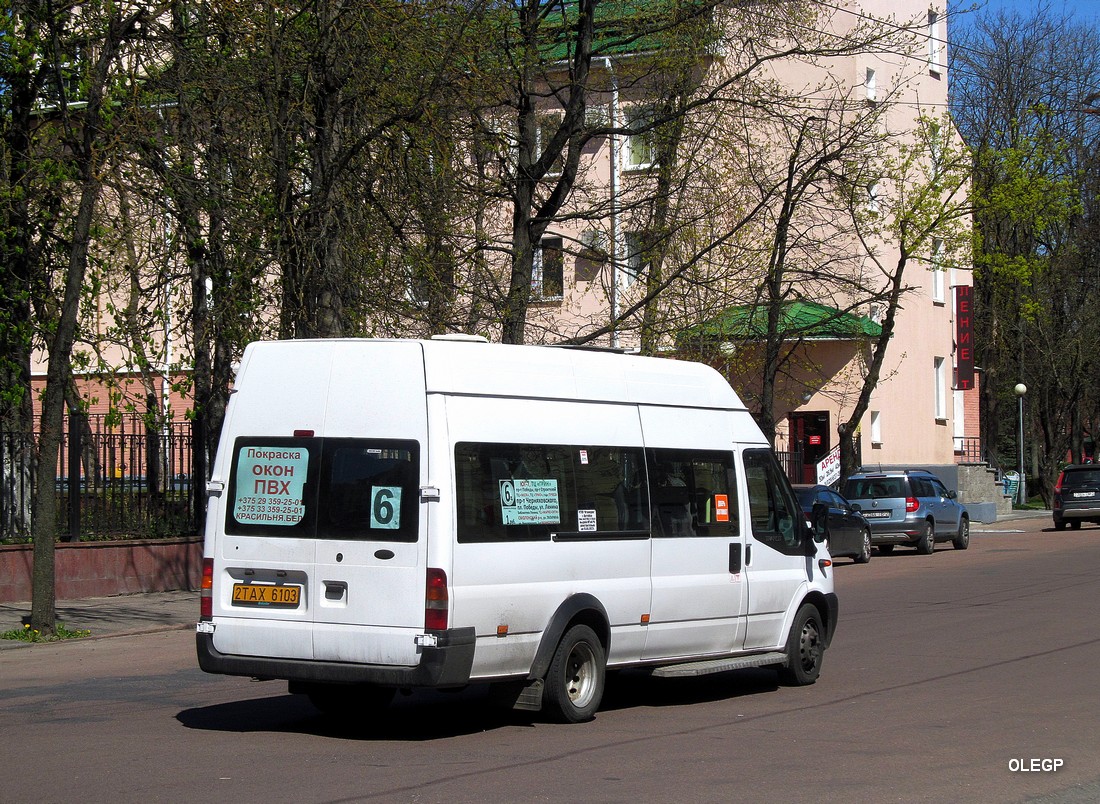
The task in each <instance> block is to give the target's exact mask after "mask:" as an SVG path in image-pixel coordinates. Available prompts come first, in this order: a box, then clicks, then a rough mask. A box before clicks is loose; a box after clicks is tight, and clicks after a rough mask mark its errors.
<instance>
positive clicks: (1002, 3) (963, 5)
mask: <svg viewBox="0 0 1100 804" xmlns="http://www.w3.org/2000/svg"><path fill="white" fill-rule="evenodd" d="M1042 1H1043V0H947V6H948V9H949V10H950V11H952V12H954V11H962V10H964V9H968V8H970V7H971V6H974V5H983V6H984V7H985V8H987V9H991V10H995V9H1002V8H1004V9H1016V10H1018V11H1019V12H1020V13H1021V14H1024V15H1030V14H1032V13H1033V9H1034V8H1035V6H1036V5H1038V3H1039V2H1042ZM1049 2H1050V8H1051V10H1052V11H1054V12H1055V13H1058V12H1060V11H1062V10H1065V11H1069V12H1072V13H1073V15H1074V16H1075V17H1078V18H1079V19H1080V20H1081V21H1082V22H1089V21H1100V0H1066V1H1065V2H1063V1H1062V0H1049Z"/></svg>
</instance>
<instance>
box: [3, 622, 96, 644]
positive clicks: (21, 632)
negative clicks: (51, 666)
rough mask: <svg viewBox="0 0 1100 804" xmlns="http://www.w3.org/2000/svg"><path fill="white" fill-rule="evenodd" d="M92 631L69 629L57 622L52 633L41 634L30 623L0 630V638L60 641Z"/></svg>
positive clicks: (78, 637)
mask: <svg viewBox="0 0 1100 804" xmlns="http://www.w3.org/2000/svg"><path fill="white" fill-rule="evenodd" d="M91 635H92V632H91V631H89V630H87V629H84V628H77V629H69V628H66V627H65V625H64V624H63V623H58V624H57V626H56V627H55V628H54V632H53V633H52V634H43V633H42V632H41V631H39V630H38V629H35V628H31V626H30V624H29V623H28V624H26V625H24V626H23V627H22V628H18V629H16V630H14V631H0V639H14V640H17V641H19V642H60V641H61V640H63V639H83V638H84V637H89V636H91Z"/></svg>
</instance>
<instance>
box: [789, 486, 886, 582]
mask: <svg viewBox="0 0 1100 804" xmlns="http://www.w3.org/2000/svg"><path fill="white" fill-rule="evenodd" d="M794 492H795V494H796V495H798V504H799V505H801V506H802V510H803V511H804V512H805V514H806V519H807V520H808V519H810V517H811V516H812V515H813V508H814V504H815V503H820V504H822V505H824V506H826V507H828V510H829V514H828V517H827V519H826V524H825V540H826V541H827V542H828V544H829V555H831V556H832V557H833V558H836V557H837V556H851V557H852V558H854V559H855V560H856V563H857V564H866V563H867V562H868V561H870V560H871V528H870V527H869V526H868V525H867V520H865V519H864V518H863V515H862V514H860V512H859V509H858V507H856V506H853V505H852V504H851V503H850V502H848V501H847V500H846V499H844V497H843V496H841V495H840V494H837V493H836V492H835V491H833V490H832V489H831V488H829V487H828V486H801V485H799V486H795V487H794Z"/></svg>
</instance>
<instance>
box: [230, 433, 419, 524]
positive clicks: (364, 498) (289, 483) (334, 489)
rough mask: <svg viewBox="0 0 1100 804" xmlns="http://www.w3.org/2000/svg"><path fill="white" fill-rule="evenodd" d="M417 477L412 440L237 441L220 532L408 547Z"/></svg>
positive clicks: (414, 521) (416, 517) (415, 510)
mask: <svg viewBox="0 0 1100 804" xmlns="http://www.w3.org/2000/svg"><path fill="white" fill-rule="evenodd" d="M419 477H420V450H419V444H418V443H417V442H415V441H403V440H402V441H398V440H389V439H355V438H327V439H322V438H293V439H291V438H266V439H249V438H243V437H242V438H238V439H237V441H236V443H235V444H234V449H233V459H232V466H231V471H230V479H229V488H228V493H229V499H228V504H227V506H226V518H225V530H226V533H230V534H241V535H244V534H257V535H264V536H293V537H298V538H321V539H365V540H372V541H408V542H414V541H416V539H417V533H418V530H419V528H418V525H419V504H418V503H419V485H420V484H419Z"/></svg>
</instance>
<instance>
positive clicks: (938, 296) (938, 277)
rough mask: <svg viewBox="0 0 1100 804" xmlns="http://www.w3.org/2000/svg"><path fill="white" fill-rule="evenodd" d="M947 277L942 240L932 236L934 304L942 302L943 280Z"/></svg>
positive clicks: (943, 297)
mask: <svg viewBox="0 0 1100 804" xmlns="http://www.w3.org/2000/svg"><path fill="white" fill-rule="evenodd" d="M946 278H947V270H946V268H945V267H944V264H943V240H941V239H940V238H938V237H934V238H932V301H933V302H935V303H936V304H943V303H944V299H945V296H944V286H945V284H946V283H945V282H944V280H945V279H946Z"/></svg>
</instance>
